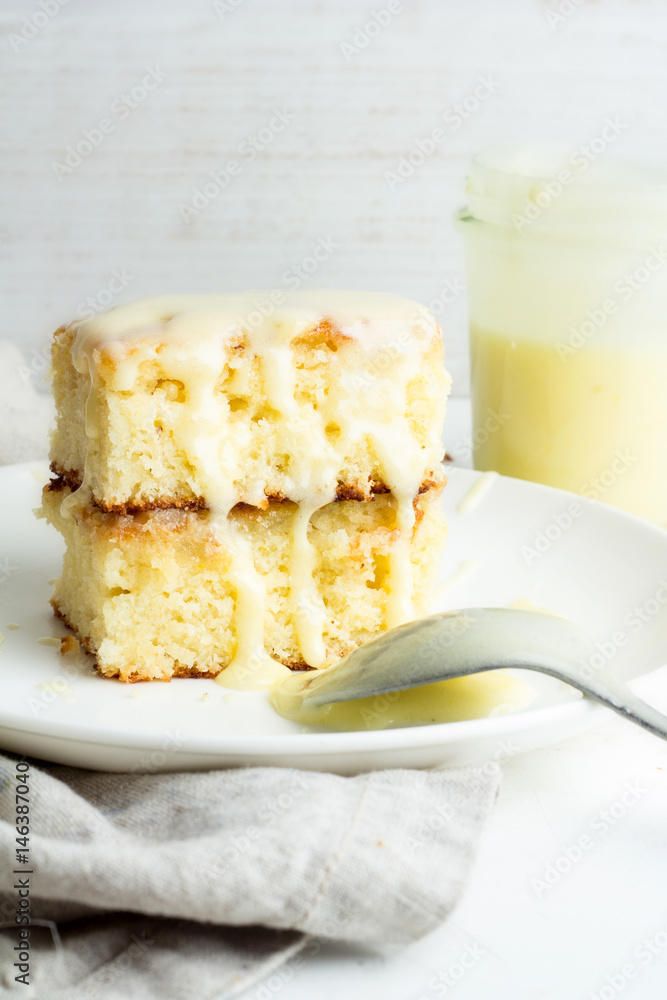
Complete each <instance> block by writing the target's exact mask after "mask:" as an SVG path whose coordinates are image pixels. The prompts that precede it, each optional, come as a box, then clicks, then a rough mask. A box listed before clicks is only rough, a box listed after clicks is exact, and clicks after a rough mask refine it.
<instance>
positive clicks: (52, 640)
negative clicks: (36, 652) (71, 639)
mask: <svg viewBox="0 0 667 1000" xmlns="http://www.w3.org/2000/svg"><path fill="white" fill-rule="evenodd" d="M37 642H38V643H39V644H40V646H59V645H60V639H59V638H58V637H57V636H55V635H45V636H42V638H41V639H38V640H37Z"/></svg>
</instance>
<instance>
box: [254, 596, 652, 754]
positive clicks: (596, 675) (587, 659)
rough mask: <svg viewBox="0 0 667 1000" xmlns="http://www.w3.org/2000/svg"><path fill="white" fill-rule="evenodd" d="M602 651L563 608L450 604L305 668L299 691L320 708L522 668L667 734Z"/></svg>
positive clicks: (308, 704) (307, 702) (309, 703)
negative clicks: (600, 657)
mask: <svg viewBox="0 0 667 1000" xmlns="http://www.w3.org/2000/svg"><path fill="white" fill-rule="evenodd" d="M595 652H596V647H595V645H594V643H593V640H592V639H591V638H590V637H589V636H588V635H587V634H586V632H584V631H583V629H581V628H579V626H577V625H575V624H574V623H573V622H569V621H567V619H565V618H560V617H558V616H557V615H550V614H546V613H542V612H535V611H519V610H515V609H512V608H465V609H462V610H459V611H445V612H442V613H440V614H436V615H430V616H429V617H428V618H420V619H418V620H417V621H413V622H408V623H407V624H405V625H399V626H398V627H397V628H393V629H390V630H389V631H388V632H384V633H383V634H382V635H380V636H378V637H377V638H375V639H371V640H370V641H369V642H367V643H364V645H363V646H359V647H358V648H357V649H355V650H353V652H351V653H349V654H348V655H347V656H344V657H343V658H342V659H341V660H339V662H338V663H336V664H335V665H334V666H332V667H328V668H327V669H325V670H318V671H313V672H311V673H308V674H305V675H303V677H302V680H301V683H300V686H299V698H300V699H301V703H302V705H303V707H304V708H319V707H321V706H324V705H329V704H333V703H336V702H343V701H351V700H355V699H358V698H368V697H372V696H375V695H381V694H388V693H389V692H393V691H404V690H406V689H408V688H413V687H421V686H423V685H428V684H434V683H437V682H439V681H445V680H450V679H452V678H455V677H465V676H468V675H470V674H477V673H481V672H483V671H487V670H498V669H503V668H505V669H506V668H508V667H520V668H522V669H526V670H537V671H539V672H541V673H544V674H549V675H550V676H552V677H556V678H558V679H559V680H561V681H564V682H565V683H566V684H570V685H571V686H572V687H574V688H577V689H578V690H579V691H581V692H582V693H583V694H585V695H587V696H588V697H590V698H593V699H595V700H596V701H598V702H601V703H602V704H603V705H606V706H607V707H608V708H611V709H613V710H614V711H615V712H617V713H618V714H619V715H622V716H623V717H624V718H626V719H629V720H630V721H631V722H634V723H636V724H637V725H639V726H642V727H643V728H644V729H647V730H648V731H649V732H651V733H654V734H655V735H656V736H660V737H662V738H663V739H667V716H665V715H663V714H662V713H661V712H658V711H657V710H656V709H654V708H652V707H651V706H650V705H648V704H647V703H646V702H645V701H643V700H642V699H641V698H639V697H638V696H637V695H636V694H634V692H633V691H631V689H630V688H629V687H628V685H627V684H625V683H624V682H623V681H620V680H618V678H616V677H613V676H611V675H610V674H609V672H608V671H606V670H604V669H603V670H596V669H594V668H593V667H592V666H591V662H592V657H593V655H594V654H595ZM274 704H275V702H274Z"/></svg>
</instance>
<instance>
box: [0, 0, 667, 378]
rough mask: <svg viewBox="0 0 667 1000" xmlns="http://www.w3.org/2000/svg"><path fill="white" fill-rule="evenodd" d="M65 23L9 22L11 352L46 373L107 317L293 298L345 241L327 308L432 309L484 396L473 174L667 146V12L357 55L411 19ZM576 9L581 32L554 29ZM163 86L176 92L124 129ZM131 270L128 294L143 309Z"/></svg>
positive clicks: (277, 6) (505, 27)
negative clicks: (63, 341) (170, 299)
mask: <svg viewBox="0 0 667 1000" xmlns="http://www.w3.org/2000/svg"><path fill="white" fill-rule="evenodd" d="M40 3H41V4H42V5H43V6H41V5H40ZM61 3H62V0H60V3H59V0H1V3H0V31H1V32H2V34H3V36H4V37H3V38H2V40H1V41H0V53H1V64H2V77H1V80H0V100H1V102H2V103H1V107H2V113H1V118H0V129H1V142H2V149H1V163H0V178H1V182H2V185H1V191H0V233H1V234H2V236H1V237H0V257H1V259H2V272H1V278H0V282H1V288H2V293H3V302H2V309H1V312H0V316H1V321H2V325H1V326H0V337H1V336H7V337H11V338H13V339H15V340H16V341H17V342H18V343H19V344H21V345H22V347H23V349H24V350H25V351H27V352H28V353H29V352H30V351H31V350H34V351H38V352H39V351H42V350H43V349H44V347H45V345H46V343H47V340H48V336H49V334H50V333H51V331H52V329H53V328H55V326H56V325H57V324H59V323H60V322H62V321H64V320H67V319H69V318H71V317H73V316H74V315H75V314H76V313H77V310H78V309H79V308H80V306H81V304H82V303H85V300H86V299H87V298H90V299H92V300H93V303H94V307H95V308H99V307H100V306H102V305H104V304H106V303H107V302H108V301H109V300H110V299H111V298H113V301H116V302H119V301H123V300H127V299H132V298H137V297H141V296H145V295H151V294H156V293H161V292H170V291H186V292H197V291H206V292H210V291H225V290H233V289H238V288H247V287H255V288H257V287H281V286H282V285H283V284H284V282H285V280H286V279H285V277H284V275H285V272H286V271H288V270H289V269H290V268H292V267H293V266H294V265H299V263H300V262H301V261H302V260H303V259H304V258H306V257H307V256H308V255H309V254H310V253H311V252H312V250H313V248H314V247H315V246H316V245H317V243H318V241H320V240H324V241H325V242H326V241H329V242H331V241H333V243H335V244H336V246H335V248H334V249H333V252H330V253H329V254H328V255H325V253H323V252H322V253H321V254H320V256H323V257H324V256H326V259H325V260H323V261H322V262H321V263H320V264H319V266H318V268H317V270H316V272H315V273H314V274H313V275H312V276H310V277H309V278H308V279H307V280H308V282H309V283H310V285H311V287H316V286H329V287H336V286H338V287H345V286H347V287H354V288H369V289H386V290H392V291H396V292H401V293H404V294H406V295H410V296H413V297H414V298H417V299H420V300H422V301H424V302H427V303H429V302H430V303H433V305H434V306H435V308H436V311H438V313H439V315H440V316H441V319H442V321H443V324H444V326H445V329H446V336H447V343H448V351H449V359H450V367H451V368H452V370H453V372H454V375H455V386H456V391H457V392H458V393H459V394H465V393H466V391H467V385H466V351H467V347H466V332H465V302H464V296H463V295H458V296H457V297H455V301H454V302H453V303H449V304H447V305H446V306H445V305H444V304H443V303H442V302H438V299H439V297H440V296H441V292H442V288H443V285H445V282H447V281H450V282H452V283H453V287H455V288H456V287H458V285H457V284H456V282H457V281H458V280H460V278H461V277H462V274H463V260H462V247H461V244H460V239H459V237H458V236H457V235H456V234H455V233H454V232H453V229H452V226H451V221H450V220H451V216H452V213H453V211H454V210H455V209H456V208H457V207H458V206H459V205H460V204H461V202H462V199H463V184H464V178H465V171H466V162H467V160H468V158H469V156H470V155H471V153H473V152H474V151H475V150H477V149H479V148H480V147H483V146H484V145H486V144H488V143H491V142H494V141H499V140H504V139H523V138H550V137H555V138H565V139H567V140H569V141H571V142H572V143H573V145H575V144H577V143H579V142H585V141H586V140H587V139H592V138H593V137H594V136H596V135H597V134H598V132H599V130H600V128H601V127H602V126H603V124H604V121H605V119H606V118H607V117H608V116H619V117H620V118H621V119H622V120H623V121H625V122H627V124H628V127H627V129H626V130H625V132H624V133H623V135H622V137H621V139H619V142H618V145H619V147H620V146H623V147H624V151H625V152H632V151H633V150H635V149H644V148H651V147H655V146H660V145H661V144H664V142H665V140H664V138H663V133H664V130H665V94H666V93H667V45H666V43H667V4H665V2H664V0H579V3H577V2H576V0H553V2H552V0H549V2H546V0H544V2H543V0H403V2H402V3H401V4H400V7H401V10H400V11H398V12H395V13H394V14H393V15H392V17H391V19H390V21H389V23H388V24H387V25H386V26H385V27H384V28H383V29H382V30H380V31H376V30H375V29H374V28H371V29H370V30H369V32H368V34H371V35H373V36H374V37H372V38H371V39H370V41H369V42H368V44H367V45H365V46H364V47H360V46H357V47H356V48H355V47H354V41H355V35H356V33H357V31H358V29H359V28H360V27H363V26H364V24H366V23H367V22H369V20H370V19H371V15H372V12H373V11H376V12H386V11H387V9H388V7H389V3H388V0H375V2H374V3H373V2H368V0H313V2H308V0H216V2H213V0H180V2H179V0H69V2H68V3H66V5H65V6H61V5H60V4H61ZM397 5H398V4H397V2H396V0H392V6H393V7H394V9H395V8H396V6H397ZM559 10H562V11H563V12H567V11H568V10H569V11H570V13H565V14H564V16H562V17H561V19H560V20H558V21H556V19H555V18H554V17H553V16H551V18H550V17H549V15H553V14H554V13H558V11H559ZM54 11H55V13H54ZM380 18H381V19H382V20H387V18H386V16H384V15H382V14H380ZM26 19H27V20H26ZM550 21H551V23H550ZM35 26H36V29H37V30H35ZM26 34H33V36H34V37H31V38H30V39H29V40H28V41H26V40H25V38H24V36H25V35H26ZM357 39H358V40H359V36H358V35H357ZM361 42H363V38H361ZM345 46H348V47H352V52H350V48H345ZM149 69H153V70H155V71H156V73H157V75H158V76H160V75H161V76H163V77H164V79H163V81H162V82H161V83H159V84H158V85H156V86H155V89H153V90H152V91H150V92H148V91H144V92H143V93H144V98H145V99H140V100H136V101H135V102H134V103H135V104H136V106H135V107H134V108H133V109H131V110H129V111H128V110H126V111H125V112H123V111H122V110H119V107H120V106H119V103H118V102H119V101H120V102H123V101H124V98H123V97H122V95H123V93H124V92H130V93H131V92H132V88H134V87H137V86H139V87H141V86H142V84H141V81H142V78H143V77H145V76H146V74H147V72H148V70H149ZM481 77H485V78H489V77H490V78H492V80H493V81H494V87H495V92H494V93H493V94H492V95H491V96H490V97H489V98H488V99H487V100H484V101H483V102H480V103H479V107H478V108H477V109H476V110H475V111H474V112H473V113H471V114H470V116H469V118H468V119H467V120H466V121H463V122H462V124H461V126H460V127H459V128H457V129H454V128H453V127H451V126H445V131H446V132H447V138H446V139H445V141H443V142H442V143H441V144H440V145H439V146H438V147H437V149H436V151H435V152H434V153H433V155H431V156H430V157H428V158H427V159H426V160H425V162H424V164H423V165H422V166H421V167H420V168H419V169H418V170H415V172H414V174H413V175H412V176H411V177H409V178H407V179H406V180H405V181H404V182H403V183H401V184H400V185H399V186H398V187H397V188H396V190H394V191H392V190H391V189H390V186H389V184H388V183H387V181H386V179H385V173H386V172H387V171H392V172H395V171H396V169H397V167H398V164H399V161H400V158H401V157H402V156H407V155H408V154H409V153H410V151H411V150H412V149H413V148H414V146H415V143H416V141H417V140H423V139H424V138H426V136H428V134H429V133H430V132H431V131H432V130H433V129H434V128H437V127H439V126H441V125H442V124H443V122H442V118H443V114H444V113H445V112H446V111H447V110H448V109H452V108H453V107H454V105H456V104H457V102H462V101H464V100H465V99H466V98H468V97H470V95H472V94H473V93H474V90H475V87H476V86H477V85H478V83H479V80H480V78H481ZM149 82H151V83H152V81H149ZM134 94H135V97H136V96H139V98H141V94H142V91H141V90H139V91H136V90H135V91H134ZM114 102H116V103H114ZM123 106H124V107H126V108H127V106H126V105H123ZM113 108H115V109H116V110H115V111H113V110H112V109H113ZM274 110H278V111H283V110H286V112H287V114H288V115H290V116H293V120H292V121H290V123H289V124H288V125H287V126H286V127H285V128H284V129H283V130H282V131H281V132H279V133H275V134H274V135H273V137H272V139H271V141H270V142H268V143H267V144H266V145H264V147H263V148H262V149H261V151H259V152H258V153H257V155H256V157H255V158H254V159H253V160H252V161H250V160H248V159H242V160H241V161H240V162H241V165H242V169H241V172H240V173H238V174H236V175H234V176H232V177H231V178H230V181H229V184H228V186H227V187H226V189H225V190H224V191H223V192H221V193H219V194H218V196H217V197H215V198H213V199H212V200H211V201H210V203H209V204H208V205H207V207H206V208H205V209H204V210H202V211H201V212H200V213H199V214H198V215H197V216H196V217H195V218H194V219H192V220H190V221H185V220H184V219H183V218H182V216H181V212H180V211H179V208H180V206H181V205H183V204H188V203H191V202H192V198H193V194H194V191H195V189H196V188H197V187H200V186H201V184H202V183H206V181H208V180H209V179H210V178H209V177H208V174H209V172H210V171H219V170H220V169H222V168H224V166H225V164H226V163H228V162H229V161H230V160H233V159H236V160H238V159H239V154H238V149H239V146H240V144H241V143H242V142H243V141H244V140H245V139H246V138H247V137H248V136H251V135H253V134H259V132H260V130H261V129H264V128H267V127H268V126H269V123H270V122H271V119H272V115H273V113H274ZM104 118H108V119H110V120H111V123H112V126H113V128H112V130H111V131H109V132H108V133H107V134H105V135H103V139H102V141H101V142H100V143H99V145H98V146H97V147H96V148H95V149H94V150H93V151H92V152H91V153H90V155H88V156H86V157H85V158H83V159H82V161H81V163H80V164H79V165H78V166H77V167H76V168H75V169H73V170H72V172H71V173H67V174H65V175H63V176H61V177H60V178H59V177H57V176H56V171H55V170H54V167H53V164H54V162H56V161H57V162H60V163H62V162H64V157H65V155H66V149H67V147H68V146H70V145H76V144H77V143H78V142H80V141H81V140H82V138H83V130H84V129H88V130H91V129H94V128H96V127H97V126H98V124H99V122H100V120H101V119H104ZM274 121H275V120H274ZM265 136H266V133H265ZM61 173H62V172H61ZM114 271H116V272H119V273H121V274H122V273H124V274H125V275H126V278H125V279H124V280H125V288H124V289H123V290H122V291H121V292H120V294H117V293H118V287H119V285H120V284H121V282H114V281H113V280H112V272H114ZM292 273H293V272H292ZM452 297H453V296H452V295H449V296H447V298H448V299H451V298H452ZM33 366H34V367H35V369H37V368H39V366H40V360H39V357H38V356H37V355H34V356H33Z"/></svg>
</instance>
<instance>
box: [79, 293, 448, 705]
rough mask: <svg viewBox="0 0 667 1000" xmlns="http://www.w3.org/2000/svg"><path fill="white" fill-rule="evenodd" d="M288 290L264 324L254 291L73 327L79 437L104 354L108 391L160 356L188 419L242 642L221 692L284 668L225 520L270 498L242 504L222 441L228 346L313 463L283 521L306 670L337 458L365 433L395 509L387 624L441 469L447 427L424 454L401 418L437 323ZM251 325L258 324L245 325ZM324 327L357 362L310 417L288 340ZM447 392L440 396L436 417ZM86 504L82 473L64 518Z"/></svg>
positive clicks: (237, 532) (158, 302)
mask: <svg viewBox="0 0 667 1000" xmlns="http://www.w3.org/2000/svg"><path fill="white" fill-rule="evenodd" d="M283 294H284V301H283V302H282V303H281V304H280V306H277V307H276V309H274V310H273V311H271V312H270V313H269V314H268V315H265V316H264V317H263V319H262V321H260V322H257V321H256V320H257V319H258V317H259V315H260V314H259V313H258V311H257V308H256V303H257V301H258V300H259V299H266V297H267V293H264V292H248V293H245V294H243V295H226V296H163V297H161V298H158V299H150V300H145V301H143V302H138V303H133V304H130V305H128V306H121V307H118V308H116V309H112V310H109V311H108V312H107V313H104V314H101V315H99V316H96V317H94V318H93V319H91V320H87V321H85V322H82V323H80V324H78V325H77V327H76V330H75V334H76V335H75V342H74V347H73V352H72V354H73V362H74V365H75V367H76V369H77V370H78V371H79V372H82V373H84V374H86V375H87V376H88V378H89V379H90V383H91V389H90V393H89V397H88V402H87V406H86V433H87V435H88V437H89V438H90V440H91V442H94V441H95V440H96V439H97V438H98V437H99V434H100V428H99V407H98V392H97V376H96V372H97V367H98V364H99V360H100V357H101V355H102V353H103V352H106V353H108V354H109V355H110V356H111V359H112V361H113V362H114V368H113V386H114V388H115V389H118V390H121V391H130V390H131V389H132V387H133V386H134V384H135V381H136V379H137V377H138V374H139V366H140V365H141V363H142V362H144V361H146V360H150V359H151V357H153V358H154V357H155V355H156V351H157V349H158V347H159V352H160V358H161V359H162V361H161V364H162V365H163V367H164V370H165V372H169V377H170V378H172V379H178V380H180V381H181V382H182V383H183V386H184V391H185V394H186V397H187V418H184V419H183V420H182V421H180V422H179V426H178V428H177V432H176V433H177V434H178V442H177V444H178V448H179V450H180V451H182V452H183V453H185V454H187V455H188V456H190V457H192V459H193V461H194V462H195V463H196V466H197V473H198V477H199V480H200V482H201V483H202V484H203V486H204V491H203V492H204V496H205V499H206V502H207V505H208V507H209V508H210V511H211V514H210V517H211V525H212V528H213V530H214V533H215V535H216V537H217V539H218V541H219V543H220V544H222V545H224V546H225V547H226V548H228V549H229V550H230V552H231V554H232V567H231V572H230V580H231V582H232V585H233V587H234V589H235V592H236V600H235V611H234V623H233V628H234V632H235V635H236V639H237V645H236V650H235V653H234V657H233V660H232V662H231V664H230V665H229V666H228V667H227V668H225V670H224V671H223V672H222V673H221V674H220V675H219V677H218V680H219V682H220V683H221V684H223V685H224V686H226V687H242V688H249V687H257V686H259V687H266V686H268V685H269V684H270V683H272V682H273V681H274V680H275V679H276V676H279V675H281V674H284V673H285V670H286V668H285V667H283V666H282V665H281V664H279V663H277V662H276V661H274V660H272V659H271V657H270V656H269V655H268V654H267V653H266V651H265V649H264V642H263V623H264V616H265V599H266V592H265V586H264V583H263V580H262V578H261V576H260V574H259V573H258V572H257V570H256V568H255V566H254V564H253V559H252V552H251V548H250V543H249V540H248V539H247V538H246V537H245V536H244V535H243V532H242V530H241V529H240V527H239V526H238V525H237V524H236V523H235V522H234V519H233V518H230V516H229V515H230V511H231V510H232V508H233V507H234V506H235V504H236V503H238V502H239V501H242V502H251V503H255V504H260V503H262V502H263V501H264V493H263V485H262V484H261V483H259V482H258V483H254V484H250V486H249V487H248V488H247V489H246V491H245V493H244V494H243V496H240V495H239V493H238V489H237V487H236V485H235V479H237V478H238V467H239V461H242V456H243V451H242V448H243V442H242V441H238V440H235V441H233V442H229V441H228V440H226V439H225V431H226V428H227V426H228V424H227V423H226V420H227V404H226V401H225V399H224V396H223V394H222V393H219V392H216V391H215V387H216V383H217V379H218V378H219V377H220V374H221V372H222V371H223V370H224V367H225V364H226V363H227V362H228V360H229V355H230V344H233V343H234V342H238V341H239V338H241V339H243V340H245V341H246V343H247V344H248V345H249V349H250V352H251V353H252V354H253V355H254V356H256V357H257V358H258V359H259V365H260V375H261V381H262V390H263V394H264V398H265V399H266V401H267V404H268V405H269V407H270V408H271V409H272V410H273V411H274V412H275V414H277V415H278V416H277V417H276V419H277V420H278V421H279V422H280V423H281V434H282V435H283V437H284V438H285V439H286V440H288V441H290V440H291V441H293V442H295V447H294V449H293V453H294V454H298V455H301V456H304V455H305V456H306V457H307V460H301V461H295V462H294V463H293V467H292V466H291V467H290V476H289V484H290V491H289V498H290V499H291V500H294V501H296V502H297V503H298V504H299V508H298V510H297V513H296V514H295V515H294V516H293V519H292V522H291V536H290V546H291V555H290V575H291V581H292V584H291V587H292V589H291V604H292V615H293V623H294V628H295V631H296V635H297V641H298V646H299V649H300V652H301V656H302V657H303V659H304V660H305V662H306V663H308V664H309V665H310V666H314V667H320V666H323V665H325V664H326V647H325V644H324V641H323V626H324V622H325V608H324V604H323V602H322V599H321V596H320V595H319V593H318V592H317V589H316V587H315V585H314V582H313V570H314V568H315V562H316V554H315V550H314V547H313V546H312V544H311V543H310V541H309V540H308V526H309V523H310V519H311V517H312V515H313V513H314V512H315V511H316V510H317V509H319V508H320V507H322V506H324V505H325V504H327V503H330V502H331V501H333V500H334V499H335V495H336V487H337V472H338V468H339V464H338V462H337V461H336V459H337V457H338V456H340V455H345V454H349V453H350V451H351V450H352V447H353V446H354V444H355V443H356V442H358V441H360V440H361V439H363V438H364V437H365V438H366V439H367V440H368V441H369V444H370V449H371V451H372V453H373V454H374V456H375V458H376V461H377V467H378V471H379V475H380V478H381V479H382V481H383V482H384V483H385V485H386V486H387V487H388V488H389V490H390V491H391V493H392V495H393V496H394V498H395V500H396V527H395V529H394V530H395V531H396V532H398V538H397V539H395V540H394V542H393V544H392V547H391V558H390V573H389V581H388V598H387V608H386V625H387V627H391V626H393V625H397V624H400V623H402V622H404V621H408V620H410V619H411V618H412V617H414V608H413V604H412V593H413V574H412V561H411V557H410V551H411V545H410V542H411V538H412V533H413V530H414V525H415V512H414V507H413V500H414V497H415V495H416V494H417V492H418V490H419V486H420V485H421V482H422V481H423V478H424V475H425V473H427V472H428V471H429V470H430V469H433V468H436V467H437V462H438V459H439V457H440V456H439V452H440V450H441V445H440V431H441V427H439V426H438V427H434V428H433V434H432V440H431V441H430V442H429V446H428V447H427V448H426V449H423V448H422V447H421V446H420V444H419V443H418V441H417V440H416V439H415V437H414V435H413V434H412V432H411V430H410V428H409V426H408V422H407V420H406V418H405V413H406V406H407V399H406V394H407V390H408V384H409V382H410V379H411V378H412V377H413V376H414V375H416V374H418V373H419V371H420V369H421V367H422V365H423V355H424V353H425V352H426V351H427V350H429V349H430V347H431V345H432V342H433V339H434V338H435V337H437V336H438V328H437V324H436V322H435V319H434V318H433V316H432V315H431V314H430V313H429V312H428V311H427V310H425V309H424V308H423V307H422V306H419V305H418V304H417V303H414V302H411V301H410V300H407V299H402V298H399V297H397V296H392V295H367V294H365V293H356V292H349V293H348V292H346V293H342V292H330V291H323V292H299V293H283ZM251 315H252V316H253V322H252V323H250V322H248V317H250V316H251ZM324 319H328V320H330V321H331V322H332V323H333V324H334V325H335V326H336V327H337V329H338V330H339V331H340V332H341V334H342V335H343V337H344V338H346V339H347V340H349V341H351V342H353V344H354V347H355V353H350V355H349V357H346V363H345V375H344V377H343V381H344V382H345V384H346V388H347V390H348V394H347V398H346V402H345V406H344V407H342V408H340V407H339V408H338V409H337V410H335V411H334V410H333V409H332V408H331V407H327V402H326V400H324V402H323V405H322V407H321V412H317V411H316V410H315V409H311V408H309V407H301V406H299V405H298V404H297V402H296V400H295V396H294V387H295V378H296V371H295V360H294V354H293V352H292V348H291V341H292V340H293V339H294V337H296V336H298V335H299V334H300V333H302V332H306V331H308V330H312V329H313V328H315V327H316V326H317V325H318V324H319V323H320V322H321V321H322V320H324ZM397 361H398V363H397ZM387 371H388V374H383V373H386V372H387ZM241 378H242V377H241ZM445 394H446V390H445V391H444V392H443V400H442V413H443V416H444V395H445ZM330 420H334V421H335V423H336V424H337V426H338V427H339V428H340V438H339V440H338V441H337V442H336V445H335V447H334V446H332V444H331V442H330V441H329V440H328V438H327V433H326V426H327V424H328V422H329V421H330ZM228 437H229V435H227V438H228ZM90 498H91V489H90V483H89V477H88V470H87V469H86V470H84V476H83V483H82V486H81V488H80V489H79V490H78V491H77V492H76V493H74V494H72V495H71V496H70V497H69V498H68V499H67V500H65V501H64V504H63V513H65V514H68V513H73V512H74V511H75V509H76V508H77V507H78V506H80V505H85V504H87V503H88V502H89V501H90Z"/></svg>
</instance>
